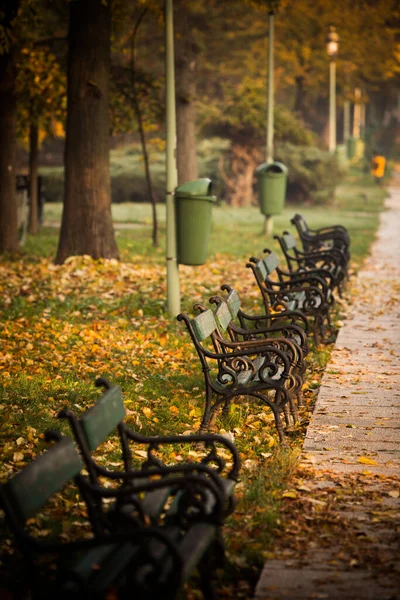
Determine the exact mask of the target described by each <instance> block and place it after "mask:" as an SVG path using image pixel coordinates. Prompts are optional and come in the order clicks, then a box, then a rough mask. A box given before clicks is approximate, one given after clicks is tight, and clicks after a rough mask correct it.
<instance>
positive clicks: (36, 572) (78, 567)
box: [0, 437, 224, 600]
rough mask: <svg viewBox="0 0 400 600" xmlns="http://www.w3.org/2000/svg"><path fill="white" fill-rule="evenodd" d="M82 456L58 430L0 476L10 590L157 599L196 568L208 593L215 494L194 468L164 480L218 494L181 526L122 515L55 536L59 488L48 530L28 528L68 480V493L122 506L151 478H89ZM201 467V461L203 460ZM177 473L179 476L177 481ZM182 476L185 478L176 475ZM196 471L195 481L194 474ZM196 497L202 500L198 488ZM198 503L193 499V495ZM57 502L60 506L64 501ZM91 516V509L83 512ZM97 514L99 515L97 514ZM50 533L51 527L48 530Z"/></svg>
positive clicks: (216, 559) (216, 538)
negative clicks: (10, 548)
mask: <svg viewBox="0 0 400 600" xmlns="http://www.w3.org/2000/svg"><path fill="white" fill-rule="evenodd" d="M83 466H84V465H83V462H82V458H81V456H80V454H79V453H78V451H77V448H76V446H75V444H74V442H73V440H72V439H70V438H67V437H60V438H59V439H58V441H57V442H56V443H55V444H54V445H53V446H52V447H51V448H50V449H49V450H47V451H46V452H45V453H44V454H42V455H40V456H39V457H37V458H36V459H34V460H33V461H32V462H31V463H30V464H29V465H28V466H27V467H25V468H24V469H22V470H21V471H20V472H19V473H17V474H16V475H15V476H13V477H11V478H10V479H9V480H8V481H7V482H6V483H3V484H2V485H0V507H1V509H2V510H3V511H4V513H5V520H6V523H7V525H8V527H9V528H10V530H11V531H12V533H13V535H14V538H15V541H16V545H17V548H18V550H19V552H20V553H21V567H20V569H19V572H20V573H21V575H22V577H21V579H20V581H19V582H18V586H17V589H15V590H14V591H15V593H16V595H15V597H18V598H25V597H28V596H26V595H25V594H26V593H27V592H28V590H30V592H31V595H30V596H29V597H33V598H34V599H40V600H43V599H47V598H49V599H50V598H51V599H53V598H55V597H57V598H74V599H75V598H78V599H79V600H87V599H93V600H97V599H99V600H100V599H101V600H103V599H104V600H106V598H109V597H110V594H111V596H112V597H118V598H128V597H129V598H131V597H134V598H138V599H139V600H140V599H143V600H144V599H146V600H147V599H154V600H156V599H158V598H167V599H173V598H176V596H177V594H178V592H179V590H181V589H182V586H183V584H184V582H185V581H187V580H188V578H189V577H190V576H191V575H192V574H193V572H194V571H195V570H197V571H198V572H199V574H200V587H201V589H202V591H203V596H204V597H205V598H210V599H213V598H215V594H214V590H213V584H212V576H213V573H214V570H215V569H216V568H218V567H220V566H222V564H223V556H224V550H223V545H222V542H221V535H220V526H219V524H218V523H217V521H220V520H221V519H222V513H223V511H222V503H223V499H222V494H220V492H219V490H218V489H217V488H216V486H213V485H211V482H210V480H206V478H205V477H202V478H200V477H199V476H198V475H197V476H195V475H194V474H189V475H188V476H187V477H185V478H182V477H179V478H175V480H174V479H173V478H171V479H170V481H169V485H170V487H174V486H178V485H179V486H182V487H184V486H185V485H186V486H189V485H192V486H193V487H196V486H197V490H198V492H200V490H201V489H203V490H204V489H206V490H207V491H208V492H210V491H212V492H213V494H214V495H215V497H217V496H218V495H219V496H220V502H219V508H220V510H219V517H216V511H214V517H213V518H209V519H200V518H199V516H198V514H197V516H196V518H195V519H191V520H190V521H189V520H187V521H186V522H185V524H184V526H183V525H182V526H179V525H178V524H177V523H176V522H175V521H174V522H172V523H171V522H168V521H165V523H164V524H158V525H156V526H155V525H151V524H150V525H149V524H146V523H143V522H142V523H141V522H140V521H139V520H134V521H128V520H125V521H124V520H122V521H120V522H121V523H122V522H124V524H125V525H124V527H119V528H114V529H113V530H112V531H107V528H103V527H102V526H101V525H99V524H97V526H96V527H94V528H93V530H94V531H93V533H92V534H90V537H88V533H87V530H86V529H84V530H83V531H84V534H85V535H84V536H82V537H80V538H79V539H74V540H73V541H68V542H66V541H62V540H61V541H60V536H57V533H60V531H61V532H62V523H63V522H65V521H67V519H68V518H69V519H71V518H73V514H74V513H73V506H72V501H71V494H70V495H69V496H68V500H66V499H64V496H61V499H59V504H60V506H61V507H62V508H61V510H60V509H58V510H57V511H56V513H50V516H51V518H52V525H53V526H54V527H52V528H51V530H52V531H51V532H49V530H48V528H49V527H50V526H49V521H47V522H46V531H40V530H39V531H37V528H38V526H36V528H35V527H34V531H35V530H36V533H33V532H32V531H31V530H30V528H31V526H32V521H34V520H35V518H38V519H39V520H40V519H43V514H44V512H45V509H46V505H47V504H48V502H49V501H50V502H51V501H52V500H53V499H54V496H55V494H57V493H58V492H63V490H64V488H65V486H66V485H71V483H72V482H73V485H74V489H76V491H75V492H74V491H73V490H72V492H73V494H72V498H76V497H77V493H76V492H78V491H79V493H80V494H81V497H82V498H83V499H84V500H85V501H86V502H87V500H88V498H92V497H93V496H94V497H95V498H96V501H98V500H99V499H100V498H101V499H109V500H115V499H116V498H117V499H118V501H119V504H120V506H123V504H124V502H125V500H127V501H130V498H131V497H132V494H133V493H135V494H137V495H141V494H142V495H145V494H146V493H148V492H149V491H151V490H152V489H156V488H157V485H161V484H160V482H157V481H153V482H151V481H149V480H147V483H143V484H142V485H140V484H138V485H136V486H135V489H133V487H132V485H126V486H124V487H123V488H119V489H117V490H114V489H106V488H104V487H103V486H100V485H93V484H92V483H91V482H90V481H89V480H88V478H87V477H85V476H84V475H82V468H83ZM205 468H206V469H207V467H205ZM178 479H179V480H180V481H178ZM183 479H185V482H183V481H182V480H183ZM200 479H202V481H200ZM197 495H198V494H197ZM202 501H203V502H206V501H207V495H205V494H203V497H202ZM197 502H198V503H199V499H198V500H197ZM64 507H65V508H64ZM91 516H92V518H93V514H92V515H91ZM97 518H101V516H99V515H97ZM51 534H53V535H51Z"/></svg>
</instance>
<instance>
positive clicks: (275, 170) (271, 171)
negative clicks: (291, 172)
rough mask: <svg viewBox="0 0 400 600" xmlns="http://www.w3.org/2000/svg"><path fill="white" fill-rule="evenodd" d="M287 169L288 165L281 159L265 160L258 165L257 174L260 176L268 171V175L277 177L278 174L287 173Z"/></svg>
mask: <svg viewBox="0 0 400 600" xmlns="http://www.w3.org/2000/svg"><path fill="white" fill-rule="evenodd" d="M287 171H288V169H287V167H286V166H285V165H284V164H283V163H281V162H279V161H273V162H269V163H267V162H265V163H262V164H261V165H259V166H258V167H257V169H256V175H257V177H260V176H263V175H265V174H267V173H268V176H272V177H276V176H278V175H279V176H280V175H285V174H286V173H287Z"/></svg>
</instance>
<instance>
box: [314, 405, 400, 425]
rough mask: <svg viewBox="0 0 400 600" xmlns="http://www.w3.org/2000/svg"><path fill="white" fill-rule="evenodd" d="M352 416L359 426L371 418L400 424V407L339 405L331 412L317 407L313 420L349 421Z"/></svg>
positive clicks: (330, 408) (333, 407)
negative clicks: (322, 418) (320, 418)
mask: <svg viewBox="0 0 400 600" xmlns="http://www.w3.org/2000/svg"><path fill="white" fill-rule="evenodd" d="M350 415H353V416H354V418H356V419H357V421H358V424H361V420H362V419H365V418H370V419H371V421H382V423H383V424H384V423H385V422H388V423H396V424H400V407H399V406H386V405H384V406H376V407H375V406H368V407H367V406H352V405H349V404H339V403H338V404H337V406H330V407H329V410H328V409H327V408H326V407H323V406H319V405H318V406H316V407H315V410H314V413H313V419H315V421H317V420H318V418H319V417H325V418H326V419H339V420H341V419H348V418H349V416H350Z"/></svg>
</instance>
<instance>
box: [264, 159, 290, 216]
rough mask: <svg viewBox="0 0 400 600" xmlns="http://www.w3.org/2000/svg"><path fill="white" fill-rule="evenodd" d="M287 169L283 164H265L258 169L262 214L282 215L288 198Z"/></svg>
mask: <svg viewBox="0 0 400 600" xmlns="http://www.w3.org/2000/svg"><path fill="white" fill-rule="evenodd" d="M287 172H288V170H287V167H285V165H284V164H283V163H281V162H276V161H275V162H270V163H263V164H262V165H260V166H259V167H257V169H256V176H257V179H258V199H259V203H260V209H261V212H262V213H263V214H264V215H267V216H268V217H270V216H272V215H280V214H281V212H282V211H283V207H284V205H285V198H286V185H287Z"/></svg>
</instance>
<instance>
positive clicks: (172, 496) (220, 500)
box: [47, 378, 240, 530]
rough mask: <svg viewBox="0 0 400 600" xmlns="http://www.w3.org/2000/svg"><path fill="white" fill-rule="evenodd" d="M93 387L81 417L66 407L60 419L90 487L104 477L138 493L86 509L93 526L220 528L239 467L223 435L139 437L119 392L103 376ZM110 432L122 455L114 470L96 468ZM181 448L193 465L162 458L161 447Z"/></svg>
mask: <svg viewBox="0 0 400 600" xmlns="http://www.w3.org/2000/svg"><path fill="white" fill-rule="evenodd" d="M96 385H97V386H104V388H105V390H104V393H103V394H102V395H101V397H100V398H99V400H98V401H97V402H96V404H95V405H94V406H92V407H91V408H89V409H88V410H87V411H86V412H85V413H84V414H82V415H80V416H77V415H76V414H75V413H74V412H73V411H72V410H70V409H69V408H67V409H63V410H62V411H60V413H59V415H58V417H59V418H63V419H67V420H68V421H69V424H70V426H71V430H72V432H73V435H74V437H75V440H76V442H77V444H78V447H79V449H80V451H81V454H82V457H83V460H84V462H85V465H86V468H87V470H88V474H89V478H90V481H91V482H92V483H93V484H96V485H100V482H101V481H104V478H105V479H106V480H107V481H108V482H112V483H113V485H114V486H115V487H117V488H118V487H119V488H124V487H126V486H130V487H131V488H132V489H133V490H135V489H136V488H138V489H139V491H140V490H141V492H140V493H139V492H138V493H136V492H135V491H133V493H132V494H131V496H127V495H126V494H124V496H123V498H122V501H121V502H116V503H115V504H114V505H113V506H111V507H110V506H106V507H105V506H104V503H100V505H96V504H92V505H90V507H89V508H90V513H91V514H93V518H92V521H93V523H94V525H96V522H100V523H101V524H104V522H107V528H108V529H111V530H115V529H118V528H119V527H122V528H124V527H125V526H126V523H128V524H129V523H136V522H138V523H151V524H152V525H159V524H160V523H165V522H167V521H168V522H169V523H173V524H175V525H179V526H180V527H183V526H184V525H185V523H189V522H192V521H200V522H204V521H206V522H213V523H215V524H217V525H218V524H219V525H222V524H223V520H224V518H225V517H226V516H227V514H229V513H230V512H231V511H232V510H233V506H234V497H233V493H234V487H235V483H236V480H237V478H238V474H239V468H240V459H239V455H238V452H237V450H236V447H235V446H234V444H232V443H231V442H230V441H229V440H228V439H226V438H225V437H223V436H216V435H207V434H203V435H198V434H194V435H169V436H144V435H141V434H140V433H137V432H135V431H133V430H132V429H131V428H130V427H129V426H128V425H127V424H126V423H125V422H124V417H125V413H126V410H125V406H124V402H123V398H122V393H121V389H120V388H119V387H117V386H111V385H110V383H109V382H108V381H107V380H106V379H104V378H99V379H97V380H96ZM112 434H116V437H117V440H118V454H119V456H120V460H119V463H117V464H116V466H114V467H113V468H111V467H110V466H109V465H102V464H100V463H99V461H98V459H96V457H95V454H94V453H95V452H96V450H98V448H99V447H101V444H103V443H104V442H107V440H108V439H109V438H110V436H111V435H112ZM57 435H58V434H57V432H53V431H51V432H48V433H47V437H48V438H51V437H53V438H54V437H57ZM185 446H186V447H189V448H191V451H192V455H193V452H194V454H195V458H192V460H191V462H185V463H182V462H179V463H176V464H174V465H172V464H166V463H165V461H164V460H163V459H162V457H161V456H160V450H162V449H163V448H164V449H165V448H168V447H170V448H171V447H172V449H173V450H174V452H175V453H176V452H177V451H178V452H182V451H183V450H184V448H185ZM137 456H140V457H141V458H140V459H139V463H140V464H138V465H134V464H133V461H134V457H137ZM143 456H144V457H145V458H143ZM117 458H118V457H117ZM115 460H117V459H115ZM169 460H171V459H169ZM136 462H138V459H137V458H136ZM143 490H145V491H146V493H142V492H143ZM99 515H100V517H101V518H99ZM125 521H126V523H125Z"/></svg>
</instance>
